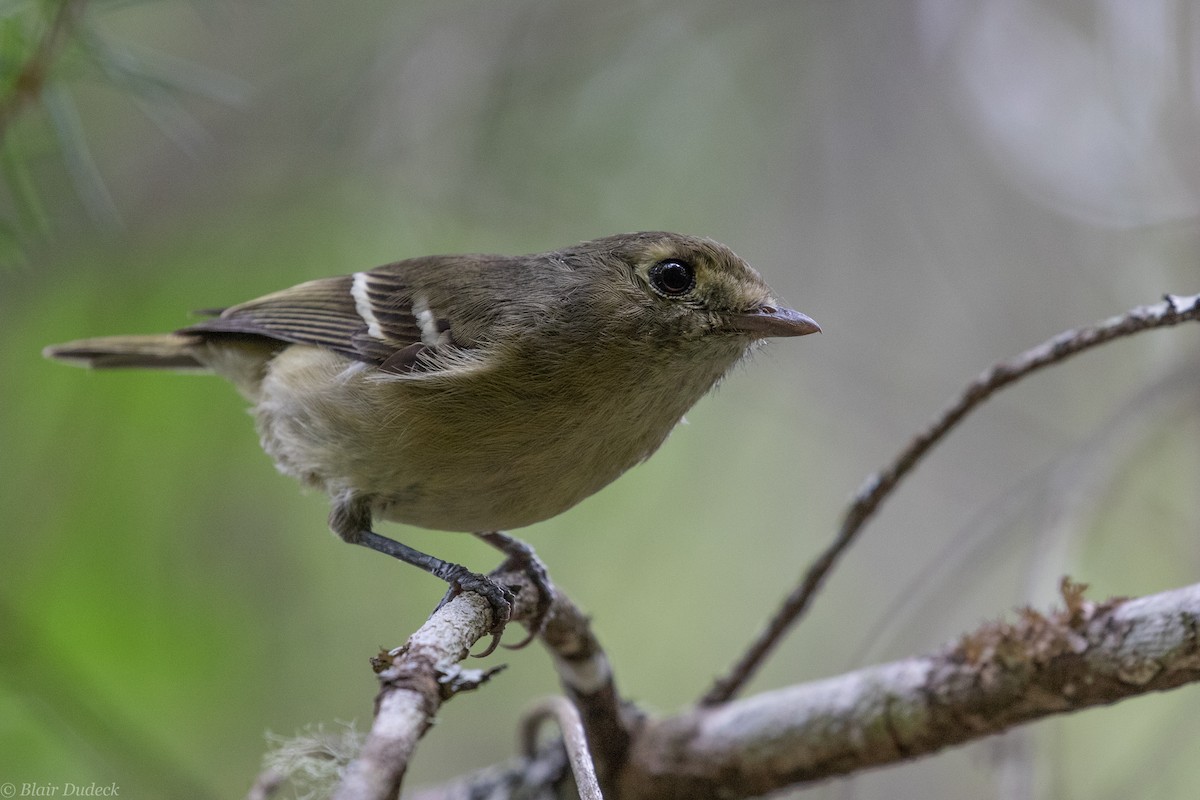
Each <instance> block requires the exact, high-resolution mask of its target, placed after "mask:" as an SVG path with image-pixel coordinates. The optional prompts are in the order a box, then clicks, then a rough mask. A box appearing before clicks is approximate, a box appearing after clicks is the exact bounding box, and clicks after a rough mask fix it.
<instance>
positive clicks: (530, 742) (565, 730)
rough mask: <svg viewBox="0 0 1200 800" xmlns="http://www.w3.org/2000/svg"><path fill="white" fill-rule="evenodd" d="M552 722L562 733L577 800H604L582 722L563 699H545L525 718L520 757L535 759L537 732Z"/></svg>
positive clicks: (573, 709)
mask: <svg viewBox="0 0 1200 800" xmlns="http://www.w3.org/2000/svg"><path fill="white" fill-rule="evenodd" d="M551 718H553V719H554V720H555V721H556V722H557V723H558V728H559V730H561V731H562V737H563V744H564V745H566V748H567V758H568V759H569V761H570V763H571V773H572V774H573V775H574V776H575V787H576V788H577V789H578V790H579V798H580V800H604V795H603V794H601V792H600V783H599V782H598V781H597V779H596V766H595V764H593V763H592V754H591V753H589V752H588V742H587V737H586V736H585V735H584V733H583V720H582V719H580V717H579V711H578V710H576V708H575V706H573V705H571V703H570V702H569V701H567V699H566V698H565V697H547V698H546V699H545V700H543V701H542V702H541V703H539V704H538V705H537V706H535V707H534V708H533V709H532V710H531V711H530V712H529V714H528V715H527V716H526V717H525V719H524V720H523V721H522V725H521V751H522V753H523V754H524V755H525V757H526V758H535V757H536V756H537V754H538V751H537V735H538V729H539V728H541V726H542V723H543V722H545V721H546V720H547V719H551Z"/></svg>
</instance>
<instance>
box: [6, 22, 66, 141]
mask: <svg viewBox="0 0 1200 800" xmlns="http://www.w3.org/2000/svg"><path fill="white" fill-rule="evenodd" d="M85 2H86V0H62V2H61V3H59V5H58V8H57V9H56V10H55V12H54V17H53V18H52V19H51V20H50V22H49V24H48V25H47V26H46V30H45V32H44V33H43V34H42V38H41V40H40V41H39V42H38V43H37V47H35V48H34V50H33V52H32V53H31V54H30V56H29V58H28V59H27V60H26V61H25V63H24V64H23V65H21V69H20V71H18V72H17V77H16V80H14V81H13V84H12V89H11V91H10V93H9V94H8V95H7V96H6V97H0V144H2V143H3V142H4V137H5V135H6V134H7V133H8V128H9V126H10V125H11V124H12V121H13V120H14V119H16V118H17V117H18V116H20V114H21V113H22V112H23V111H24V110H25V109H26V108H27V107H28V106H30V105H31V104H33V103H34V102H35V101H36V100H37V99H38V97H40V96H41V94H42V89H43V88H45V86H46V78H47V76H48V75H49V73H50V67H51V65H52V64H53V63H54V59H55V58H57V57H58V53H59V51H60V50H61V49H62V47H63V45H64V44H65V43H66V41H67V35H68V34H69V33H70V29H71V27H72V25H73V24H74V22H75V20H77V19H78V18H79V16H80V15H81V14H82V13H83V6H84V3H85Z"/></svg>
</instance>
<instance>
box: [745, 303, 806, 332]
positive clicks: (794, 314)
mask: <svg viewBox="0 0 1200 800" xmlns="http://www.w3.org/2000/svg"><path fill="white" fill-rule="evenodd" d="M727 324H728V326H729V328H730V329H731V330H734V331H737V332H739V333H748V334H750V335H751V336H755V337H767V336H807V335H808V334H810V333H820V332H821V326H820V325H818V324H817V323H816V321H814V320H813V318H812V317H810V316H808V315H807V314H801V313H800V312H799V311H795V310H793V309H790V308H784V307H783V306H776V305H770V304H767V303H764V304H763V305H761V306H759V307H758V308H754V309H751V310H750V311H743V312H740V313H737V314H730V315H729V317H728V322H727Z"/></svg>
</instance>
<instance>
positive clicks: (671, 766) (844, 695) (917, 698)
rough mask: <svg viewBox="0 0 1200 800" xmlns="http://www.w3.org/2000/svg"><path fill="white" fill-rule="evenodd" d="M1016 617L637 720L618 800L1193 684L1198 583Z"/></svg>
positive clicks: (901, 754)
mask: <svg viewBox="0 0 1200 800" xmlns="http://www.w3.org/2000/svg"><path fill="white" fill-rule="evenodd" d="M1082 588H1083V587H1081V586H1078V585H1074V584H1071V583H1070V582H1069V581H1066V580H1065V579H1064V581H1063V597H1064V599H1065V600H1066V608H1065V609H1063V610H1061V611H1058V612H1055V613H1053V614H1050V615H1049V616H1043V615H1042V614H1040V613H1038V612H1036V611H1034V610H1032V609H1025V610H1023V611H1022V612H1021V614H1020V617H1019V619H1018V621H1017V622H1015V623H1004V622H1001V623H990V624H988V625H985V626H983V627H982V628H980V629H979V630H977V631H975V632H974V633H970V634H967V635H966V636H963V637H962V638H961V639H959V640H958V641H957V642H955V643H953V644H951V645H949V646H947V647H945V648H944V649H943V650H942V651H940V652H937V653H934V654H932V655H928V656H924V657H920V658H910V659H906V660H904V661H896V662H893V663H891V664H884V665H881V666H877V667H871V668H868V669H863V670H859V671H857V672H852V673H849V674H846V675H842V676H839V677H836V678H830V679H828V680H824V681H818V682H814V683H808V684H801V685H798V686H792V687H788V688H786V689H780V690H777V691H771V692H765V693H763V694H760V695H757V696H755V697H752V698H749V699H746V700H741V701H737V702H733V703H729V704H726V705H722V706H718V707H715V708H699V709H697V710H695V711H692V712H690V713H685V714H681V715H679V716H676V717H671V718H668V719H663V720H659V721H656V722H652V723H649V724H648V725H646V727H645V728H644V729H643V731H642V734H641V735H640V736H639V737H638V738H637V739H636V740H635V741H634V744H633V747H632V749H631V751H630V763H629V765H628V767H627V770H626V772H625V774H624V776H623V779H622V782H621V788H622V792H621V797H622V800H637V798H655V799H656V800H663V799H669V798H689V800H705V798H731V797H747V796H754V795H759V794H764V793H766V792H769V791H774V790H778V789H782V788H784V787H788V786H796V785H798V784H803V783H808V782H812V781H816V780H821V779H824V778H828V777H830V776H833V775H841V774H845V773H849V772H854V771H857V770H862V769H864V768H867V767H875V766H881V765H884V764H894V763H897V762H900V761H908V760H911V759H914V758H917V757H919V756H924V755H929V754H931V753H935V752H937V751H939V750H942V749H944V748H946V747H950V746H953V745H958V744H963V743H965V742H969V741H972V740H975V739H980V738H982V737H984V736H989V735H991V734H994V733H998V732H1000V731H1003V730H1006V729H1007V728H1010V727H1012V726H1014V725H1018V724H1021V723H1025V722H1029V721H1031V720H1035V719H1040V718H1042V717H1047V716H1051V715H1056V714H1065V713H1070V712H1072V711H1078V710H1079V709H1083V708H1088V707H1090V706H1096V705H1104V704H1109V703H1115V702H1117V701H1118V700H1122V699H1125V698H1127V697H1134V696H1137V695H1141V694H1146V693H1148V692H1154V691H1163V690H1166V689H1172V688H1175V687H1177V686H1181V685H1183V684H1186V683H1192V682H1195V681H1200V584H1197V585H1195V586H1190V587H1187V588H1183V589H1176V590H1173V591H1168V592H1163V593H1161V594H1156V595H1151V596H1148V597H1143V598H1138V599H1135V600H1124V599H1118V600H1109V601H1107V602H1104V603H1092V602H1089V601H1086V600H1084V599H1083V597H1082V591H1081V590H1082Z"/></svg>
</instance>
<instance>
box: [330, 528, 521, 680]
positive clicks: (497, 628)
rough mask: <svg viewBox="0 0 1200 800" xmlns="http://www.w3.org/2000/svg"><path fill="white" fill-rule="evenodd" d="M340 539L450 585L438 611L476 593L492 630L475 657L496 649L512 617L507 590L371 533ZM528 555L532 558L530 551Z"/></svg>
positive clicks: (370, 531) (510, 596) (481, 576)
mask: <svg viewBox="0 0 1200 800" xmlns="http://www.w3.org/2000/svg"><path fill="white" fill-rule="evenodd" d="M343 538H346V540H347V541H349V542H353V543H354V544H361V545H363V546H364V547H369V548H371V549H372V550H377V551H378V552H380V553H385V554H387V555H389V556H391V557H392V558H398V559H400V560H401V561H403V562H404V563H405V564H412V565H413V566H414V567H419V568H420V569H423V570H425V571H426V572H428V573H429V574H430V575H433V576H434V577H437V578H441V579H442V580H444V581H445V582H446V583H448V584H450V591H449V592H447V594H446V596H445V597H444V598H443V599H442V602H441V603H439V604H438V608H441V607H442V606H443V605H445V604H446V603H447V602H449V601H450V599H451V598H453V597H455V596H456V595H458V594H459V593H461V592H475V593H476V594H477V595H479V596H480V597H482V598H483V599H484V600H487V601H488V604H489V605H491V607H492V627H491V630H489V631H488V632H489V633H490V634H492V641H491V643H490V644H489V645H488V647H487V649H486V650H484V651H483V652H482V653H480V654H479V655H478V657H479V658H483V657H484V656H486V655H488V654H490V653H491V652H492V651H493V650H495V649H496V645H498V644H499V643H500V634H502V633H503V632H504V626H505V625H506V624H507V623H508V618H509V616H510V615H511V614H512V604H513V600H514V598H513V593H512V592H511V591H509V590H508V589H507V588H505V587H503V586H501V585H499V584H498V583H496V582H495V581H493V580H492V579H491V578H489V577H487V576H486V575H480V574H479V573H476V572H471V571H470V570H469V569H467V568H466V567H464V566H462V565H461V564H454V563H451V562H449V561H443V560H441V559H440V558H435V557H434V556H431V555H428V554H427V553H422V552H421V551H420V550H416V549H414V548H412V547H409V546H408V545H406V544H401V543H400V542H397V541H396V540H395V539H389V538H388V537H386V536H380V535H379V534H378V533H375V532H374V531H372V530H360V531H358V533H357V535H356V536H355V537H354V538H347V537H343ZM530 553H531V554H532V551H530Z"/></svg>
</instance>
